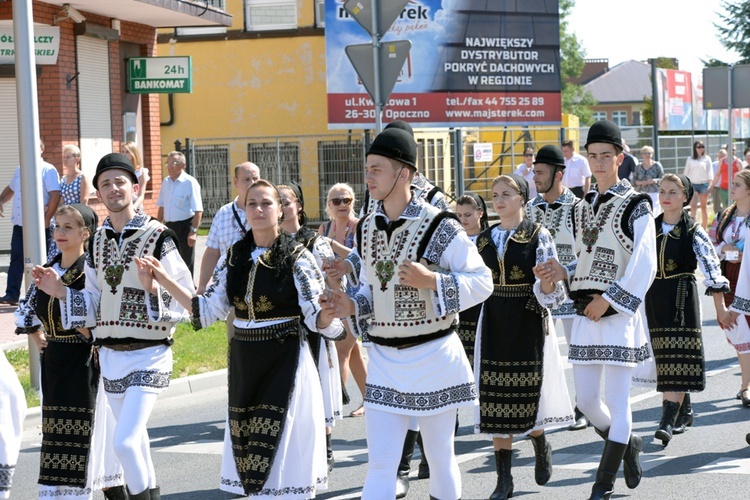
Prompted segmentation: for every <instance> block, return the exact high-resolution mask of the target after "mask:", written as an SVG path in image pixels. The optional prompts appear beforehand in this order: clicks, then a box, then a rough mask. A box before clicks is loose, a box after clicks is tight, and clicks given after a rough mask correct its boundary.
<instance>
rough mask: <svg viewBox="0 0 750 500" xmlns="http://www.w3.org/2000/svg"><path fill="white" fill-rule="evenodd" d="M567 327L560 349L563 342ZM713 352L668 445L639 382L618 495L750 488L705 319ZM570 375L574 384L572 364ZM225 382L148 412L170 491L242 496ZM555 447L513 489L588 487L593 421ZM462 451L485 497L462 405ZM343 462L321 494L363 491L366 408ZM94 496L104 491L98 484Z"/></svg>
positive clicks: (480, 442) (487, 459) (519, 462)
mask: <svg viewBox="0 0 750 500" xmlns="http://www.w3.org/2000/svg"><path fill="white" fill-rule="evenodd" d="M703 310H704V312H707V313H709V314H708V316H709V317H711V316H713V305H712V303H711V302H710V298H707V297H703ZM560 337H561V340H562V342H561V344H562V345H561V349H562V352H563V353H565V352H566V347H567V346H566V345H565V344H564V338H562V334H560ZM704 340H705V346H706V356H707V360H708V367H707V368H708V370H709V372H708V384H707V389H706V390H705V391H704V392H702V393H700V394H694V395H693V406H694V409H695V411H696V418H695V423H694V425H693V427H692V428H690V429H689V430H688V432H686V433H685V434H683V435H680V436H676V437H675V438H674V439H673V440H672V442H671V443H670V444H669V446H668V447H666V448H664V447H663V446H662V445H661V441H655V440H654V439H653V433H654V431H655V430H656V427H657V424H658V420H659V418H660V416H661V398H660V395H659V394H657V393H656V392H655V391H653V390H651V389H647V388H633V390H632V392H631V402H632V408H633V422H634V424H633V427H634V430H635V432H637V433H639V434H640V435H641V436H642V437H643V438H644V454H643V455H642V463H643V468H644V477H643V481H642V482H641V484H640V486H639V487H638V488H637V489H635V490H628V489H627V487H626V486H625V483H624V480H623V479H622V475H620V476H619V478H618V481H617V483H616V486H615V496H614V498H624V497H632V498H641V499H672V498H674V499H677V498H710V499H717V500H718V499H729V498H748V497H750V494H748V487H750V446H748V445H747V443H746V442H745V434H746V433H748V432H750V421H749V420H750V408H743V407H741V405H740V402H739V401H737V400H736V399H734V395H735V394H736V392H737V390H738V387H739V384H740V380H739V365H738V363H737V358H736V356H735V354H734V350H733V349H732V348H731V346H729V345H728V344H727V342H726V340H725V337H724V334H723V333H722V332H721V330H720V329H719V328H718V327H717V326H716V322H715V321H707V322H706V323H705V325H704ZM566 377H567V379H568V383H569V387H572V370H571V368H570V366H569V365H568V366H567V369H566ZM348 389H349V393H350V394H352V399H353V401H352V404H350V405H348V406H347V407H346V414H348V412H349V411H351V410H352V409H354V408H355V407H356V406H358V405H359V402H360V400H359V399H358V396H355V395H356V394H358V392H357V390H356V388H355V386H354V385H353V383H352V382H350V385H349V387H348ZM226 404H227V403H226V388H225V387H217V388H214V389H208V390H204V391H201V392H198V393H195V394H189V395H185V396H176V397H172V398H168V399H163V400H160V401H159V403H158V404H157V406H156V409H155V411H154V413H153V415H152V417H151V420H150V421H149V433H150V436H151V446H152V454H153V458H154V463H155V466H156V473H157V476H158V482H159V484H160V486H161V489H162V495H163V498H165V499H172V500H178V499H179V500H188V499H190V500H192V499H201V500H202V499H208V500H210V499H227V498H235V497H234V496H233V495H230V494H228V493H224V492H220V491H219V490H218V483H219V469H220V461H221V455H220V454H221V440H222V436H223V430H224V425H225V424H224V419H225V414H226ZM40 439H41V434H40V429H39V428H38V427H37V426H31V427H30V428H27V430H26V432H25V435H24V441H23V448H22V451H21V457H20V459H19V463H18V471H17V473H16V477H15V479H14V484H13V490H12V495H11V498H18V499H30V498H35V497H36V485H35V481H36V476H37V470H38V469H37V467H38V461H39V443H40ZM549 440H550V442H551V443H552V445H553V447H554V454H553V464H554V472H553V475H552V479H551V480H550V482H549V483H548V484H547V485H546V486H543V487H541V486H537V485H536V483H535V482H534V469H533V466H534V461H533V449H532V447H531V443H530V442H528V441H527V440H520V441H519V442H517V443H515V444H514V449H515V452H514V456H513V461H514V462H513V465H514V467H513V476H514V483H515V493H514V498H524V497H529V498H549V499H581V498H588V494H589V492H590V489H591V485H592V483H593V478H594V475H595V473H596V467H597V465H598V460H599V456H600V454H601V450H602V441H601V440H600V439H599V438H598V437H597V436H596V435H595V434H594V432H593V430H592V429H591V428H589V429H587V430H584V431H575V432H573V431H568V430H567V429H565V430H557V431H553V432H551V433H550V434H549ZM455 446H456V453H457V455H458V460H459V464H460V468H461V474H462V479H463V498H465V499H482V498H488V497H489V495H490V493H491V492H492V490H493V489H494V484H495V477H496V476H495V466H494V459H493V456H492V450H491V443H490V441H489V440H488V439H485V438H482V437H479V436H477V435H475V434H473V427H472V423H471V413H470V412H469V411H467V410H462V411H461V413H460V429H459V432H458V435H457V437H456V445H455ZM333 448H334V454H335V458H336V466H335V468H334V470H333V472H332V475H331V478H330V482H329V489H328V490H326V491H324V492H321V493H320V494H319V495H318V498H325V499H349V498H359V496H360V494H361V488H362V485H363V483H364V478H365V474H366V472H367V449H366V443H365V438H364V418H345V419H344V420H343V421H340V422H338V423H337V424H336V427H335V428H334V433H333ZM417 463H418V453H415V458H414V461H413V462H412V465H413V467H412V469H413V471H414V473H413V476H414V478H413V479H412V481H411V491H410V493H409V496H408V498H412V499H426V498H429V493H428V480H419V479H416V466H417ZM95 498H103V496H102V494H101V493H100V492H98V493H97V494H96V496H95Z"/></svg>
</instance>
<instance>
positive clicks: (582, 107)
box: [560, 0, 596, 125]
mask: <svg viewBox="0 0 750 500" xmlns="http://www.w3.org/2000/svg"><path fill="white" fill-rule="evenodd" d="M574 6H575V0H560V79H561V81H562V89H561V98H562V112H563V113H569V114H572V115H576V116H578V119H579V120H580V121H581V124H587V125H588V124H591V123H592V121H593V113H592V111H591V106H594V105H596V99H594V96H593V95H591V92H589V91H588V90H586V89H585V88H584V87H583V85H576V84H573V83H569V80H570V79H571V78H578V77H579V76H581V73H583V67H584V64H585V62H584V58H585V57H586V51H585V50H583V47H581V43H580V42H579V41H578V37H576V35H575V33H573V32H571V31H569V29H570V26H569V24H568V20H567V18H568V16H569V15H570V12H571V11H572V10H573V7H574Z"/></svg>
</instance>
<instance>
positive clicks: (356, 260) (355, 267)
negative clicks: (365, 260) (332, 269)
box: [345, 252, 362, 287]
mask: <svg viewBox="0 0 750 500" xmlns="http://www.w3.org/2000/svg"><path fill="white" fill-rule="evenodd" d="M345 260H347V261H348V262H349V264H351V266H352V272H351V273H349V274H348V275H347V277H348V278H349V281H350V282H351V283H352V285H353V286H355V287H356V286H359V273H360V271H362V259H361V258H360V256H359V255H358V254H357V252H349V255H347V256H346V259H345Z"/></svg>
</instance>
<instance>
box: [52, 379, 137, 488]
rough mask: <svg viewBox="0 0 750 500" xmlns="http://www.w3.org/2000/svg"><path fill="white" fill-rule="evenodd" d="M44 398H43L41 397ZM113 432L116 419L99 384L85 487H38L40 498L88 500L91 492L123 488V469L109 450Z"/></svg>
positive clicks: (111, 448) (102, 387)
mask: <svg viewBox="0 0 750 500" xmlns="http://www.w3.org/2000/svg"><path fill="white" fill-rule="evenodd" d="M42 397H44V395H42ZM114 432H115V416H114V414H113V413H112V409H111V408H110V406H109V405H108V404H107V396H106V395H105V394H104V384H103V383H101V381H100V383H99V390H98V392H97V394H96V409H95V411H94V428H93V430H92V434H91V448H90V450H89V462H88V470H87V471H86V487H85V488H76V487H71V486H47V485H44V484H40V485H39V498H55V499H59V498H62V499H75V500H87V499H91V498H93V496H94V492H95V491H97V490H101V489H103V488H109V487H112V486H118V485H121V484H125V483H124V480H123V475H122V467H121V466H120V462H119V460H118V459H117V455H115V451H114V448H113V447H112V439H113V436H114Z"/></svg>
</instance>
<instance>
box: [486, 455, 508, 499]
mask: <svg viewBox="0 0 750 500" xmlns="http://www.w3.org/2000/svg"><path fill="white" fill-rule="evenodd" d="M512 456H513V450H497V451H496V452H495V468H496V471H497V485H496V486H495V491H493V492H492V495H490V500H506V499H508V498H511V497H512V496H513V476H512V475H511V473H510V470H511V457H512Z"/></svg>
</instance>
